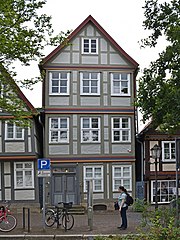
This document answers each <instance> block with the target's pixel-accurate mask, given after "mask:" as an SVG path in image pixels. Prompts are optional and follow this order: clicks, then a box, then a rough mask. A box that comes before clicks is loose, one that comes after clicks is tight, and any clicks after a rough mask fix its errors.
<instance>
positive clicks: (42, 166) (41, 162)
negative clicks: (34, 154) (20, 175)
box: [38, 158, 50, 170]
mask: <svg viewBox="0 0 180 240" xmlns="http://www.w3.org/2000/svg"><path fill="white" fill-rule="evenodd" d="M38 170H50V159H44V158H42V159H38Z"/></svg>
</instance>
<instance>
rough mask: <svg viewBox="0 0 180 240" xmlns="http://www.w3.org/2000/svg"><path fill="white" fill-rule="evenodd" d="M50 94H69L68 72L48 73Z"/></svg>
mask: <svg viewBox="0 0 180 240" xmlns="http://www.w3.org/2000/svg"><path fill="white" fill-rule="evenodd" d="M49 78H50V88H49V89H50V92H49V93H50V94H54V95H68V94H69V73H68V72H58V71H54V72H50V73H49Z"/></svg>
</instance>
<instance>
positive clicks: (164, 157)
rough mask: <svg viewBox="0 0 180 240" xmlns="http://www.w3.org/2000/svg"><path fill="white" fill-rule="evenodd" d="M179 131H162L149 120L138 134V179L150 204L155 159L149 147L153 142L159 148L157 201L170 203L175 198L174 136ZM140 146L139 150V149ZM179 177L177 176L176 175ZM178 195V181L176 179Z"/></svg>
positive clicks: (151, 146)
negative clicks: (172, 132) (168, 132)
mask: <svg viewBox="0 0 180 240" xmlns="http://www.w3.org/2000/svg"><path fill="white" fill-rule="evenodd" d="M179 136H180V132H179V131H178V132H176V133H174V134H167V133H162V132H161V131H160V130H159V128H158V127H154V125H153V123H152V122H150V123H149V124H148V125H147V126H146V127H145V128H144V129H143V130H142V131H141V132H140V133H139V134H138V138H137V140H138V144H137V145H139V148H138V147H137V150H138V149H139V151H138V155H137V166H138V168H139V175H138V176H139V179H138V181H140V182H143V185H144V198H145V199H146V200H147V201H148V202H150V203H151V204H154V203H155V193H156V191H155V180H156V171H155V160H154V159H153V158H152V155H151V149H152V148H153V146H154V145H155V144H157V145H158V146H159V147H160V148H161V155H160V157H159V158H158V159H157V184H158V186H157V187H158V191H157V196H158V199H157V200H158V203H159V204H164V203H170V201H171V200H172V199H174V198H176V144H175V140H176V138H179ZM140 148H141V150H140ZM140 172H141V174H140ZM178 178H179V176H178ZM178 188H179V195H180V182H179V181H178Z"/></svg>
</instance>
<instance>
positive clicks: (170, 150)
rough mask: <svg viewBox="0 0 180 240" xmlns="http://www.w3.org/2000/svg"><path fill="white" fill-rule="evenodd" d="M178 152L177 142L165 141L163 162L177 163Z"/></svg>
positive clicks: (163, 143)
mask: <svg viewBox="0 0 180 240" xmlns="http://www.w3.org/2000/svg"><path fill="white" fill-rule="evenodd" d="M175 160H176V150H175V142H173V141H172V142H169V141H164V142H162V161H175Z"/></svg>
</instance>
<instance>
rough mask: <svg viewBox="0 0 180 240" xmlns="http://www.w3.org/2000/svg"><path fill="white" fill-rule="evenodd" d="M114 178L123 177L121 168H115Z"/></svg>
mask: <svg viewBox="0 0 180 240" xmlns="http://www.w3.org/2000/svg"><path fill="white" fill-rule="evenodd" d="M114 177H121V167H115V168H114Z"/></svg>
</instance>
